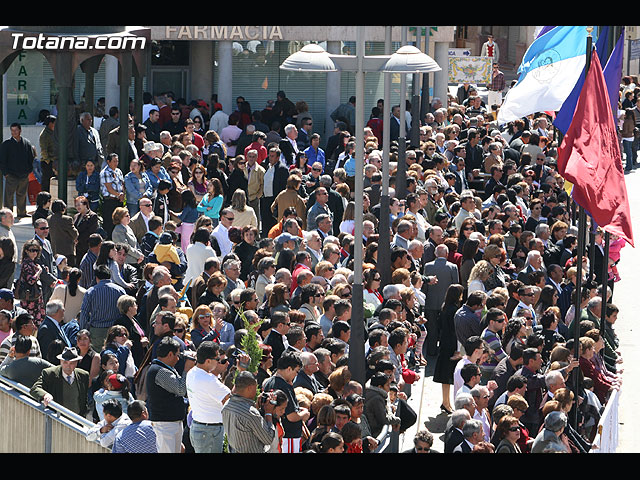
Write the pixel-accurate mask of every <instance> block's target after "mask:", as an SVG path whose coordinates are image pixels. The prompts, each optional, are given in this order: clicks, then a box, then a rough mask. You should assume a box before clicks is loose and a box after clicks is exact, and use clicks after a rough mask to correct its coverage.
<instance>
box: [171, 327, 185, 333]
mask: <svg viewBox="0 0 640 480" xmlns="http://www.w3.org/2000/svg"><path fill="white" fill-rule="evenodd" d="M173 331H174V332H175V333H182V332H184V328H174V329H173Z"/></svg>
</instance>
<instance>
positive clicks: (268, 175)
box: [263, 165, 276, 197]
mask: <svg viewBox="0 0 640 480" xmlns="http://www.w3.org/2000/svg"><path fill="white" fill-rule="evenodd" d="M275 173H276V169H275V168H274V167H273V165H269V168H267V171H266V172H264V179H263V182H264V196H265V197H275V193H274V191H273V177H274V175H275Z"/></svg>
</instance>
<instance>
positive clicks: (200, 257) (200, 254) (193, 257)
mask: <svg viewBox="0 0 640 480" xmlns="http://www.w3.org/2000/svg"><path fill="white" fill-rule="evenodd" d="M185 255H186V256H187V265H188V266H187V272H186V273H185V275H184V280H183V281H184V284H185V285H186V284H187V283H189V281H190V280H193V279H194V278H196V277H197V276H198V275H200V274H201V273H202V272H203V270H204V263H205V262H206V261H207V258H210V257H217V255H216V251H215V250H214V249H213V248H211V247H210V246H209V245H205V244H204V243H200V242H195V243H192V244H191V245H189V246H188V247H187V251H186V252H185Z"/></svg>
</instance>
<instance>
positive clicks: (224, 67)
mask: <svg viewBox="0 0 640 480" xmlns="http://www.w3.org/2000/svg"><path fill="white" fill-rule="evenodd" d="M232 45H233V44H232V42H230V41H221V42H217V43H216V46H217V47H218V49H219V52H220V54H219V55H218V103H220V104H221V105H222V110H224V112H225V113H227V114H230V113H231V112H233V109H234V106H235V103H234V101H233V49H232Z"/></svg>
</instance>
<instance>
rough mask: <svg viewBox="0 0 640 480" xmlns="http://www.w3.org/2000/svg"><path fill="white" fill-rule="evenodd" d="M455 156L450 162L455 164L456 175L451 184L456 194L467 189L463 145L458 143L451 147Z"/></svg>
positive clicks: (467, 180)
mask: <svg viewBox="0 0 640 480" xmlns="http://www.w3.org/2000/svg"><path fill="white" fill-rule="evenodd" d="M453 153H454V154H455V158H454V159H453V161H452V162H451V163H452V164H453V166H455V167H456V168H455V170H454V174H455V176H456V183H455V184H454V185H453V188H454V190H455V191H456V193H457V194H458V195H460V194H461V193H462V191H463V190H468V189H469V179H468V177H467V169H466V161H465V159H464V155H465V148H464V146H463V145H458V146H457V147H455V148H454V149H453Z"/></svg>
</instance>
